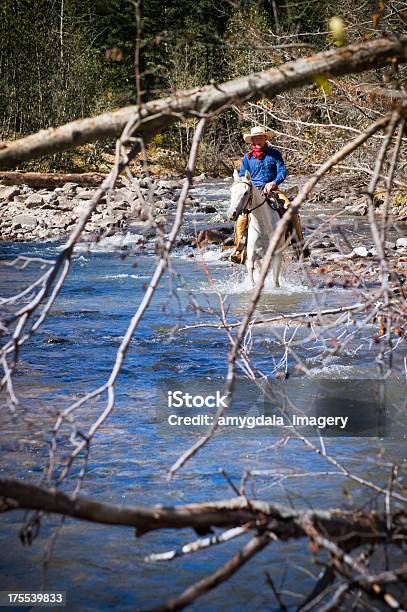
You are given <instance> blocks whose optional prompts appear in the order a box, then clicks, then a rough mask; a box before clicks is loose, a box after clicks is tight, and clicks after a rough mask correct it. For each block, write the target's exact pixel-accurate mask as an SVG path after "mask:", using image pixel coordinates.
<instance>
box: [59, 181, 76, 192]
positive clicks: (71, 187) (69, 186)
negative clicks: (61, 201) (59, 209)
mask: <svg viewBox="0 0 407 612" xmlns="http://www.w3.org/2000/svg"><path fill="white" fill-rule="evenodd" d="M60 189H61V191H63V192H64V193H75V192H76V190H77V189H78V185H77V183H65V185H64V186H63V187H61V188H60Z"/></svg>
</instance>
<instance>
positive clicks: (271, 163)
mask: <svg viewBox="0 0 407 612" xmlns="http://www.w3.org/2000/svg"><path fill="white" fill-rule="evenodd" d="M243 138H244V141H245V142H247V143H248V144H251V145H252V146H251V148H250V150H249V151H248V152H247V153H245V155H244V157H243V159H242V163H241V166H240V171H239V175H240V176H244V175H245V174H246V172H249V174H250V178H251V181H252V183H253V185H255V187H257V189H260V190H261V191H262V192H263V194H264V196H265V197H266V198H267V202H268V204H269V205H270V206H273V207H275V208H277V209H278V212H279V214H280V216H282V215H283V214H284V211H285V210H286V209H287V208H288V207H289V205H290V202H289V200H288V198H287V196H286V195H284V193H282V191H280V190H279V189H278V186H279V185H280V184H281V183H282V182H283V181H284V180H285V178H286V176H287V170H286V167H285V164H284V160H283V157H282V155H281V153H280V152H279V151H277V149H275V148H274V147H272V146H271V145H270V143H269V142H268V139H269V138H271V132H268V131H267V130H266V129H265V128H264V127H253V128H251V130H250V133H249V134H243ZM247 224H248V219H247V214H242V215H240V217H239V218H238V219H237V221H236V228H235V249H234V251H233V253H232V255H231V260H232V261H233V262H235V263H244V258H245V236H246V230H247ZM292 226H293V227H294V229H295V233H296V238H294V239H293V241H292V243H293V245H294V247H295V251H296V254H297V257H299V256H300V254H301V251H302V253H303V255H304V257H307V256H308V255H309V251H308V249H304V247H303V245H304V238H303V234H302V228H301V221H300V217H299V215H298V214H296V215H294V217H293V219H292ZM290 233H292V227H291V228H290ZM298 247H299V248H298Z"/></svg>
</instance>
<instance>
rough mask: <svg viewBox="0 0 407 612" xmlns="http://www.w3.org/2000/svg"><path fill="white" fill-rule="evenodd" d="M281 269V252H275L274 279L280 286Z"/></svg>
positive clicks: (275, 283)
mask: <svg viewBox="0 0 407 612" xmlns="http://www.w3.org/2000/svg"><path fill="white" fill-rule="evenodd" d="M280 269H281V253H275V254H274V255H273V281H274V286H275V287H279V286H280V280H279V279H280Z"/></svg>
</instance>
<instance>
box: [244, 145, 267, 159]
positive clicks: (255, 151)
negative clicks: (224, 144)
mask: <svg viewBox="0 0 407 612" xmlns="http://www.w3.org/2000/svg"><path fill="white" fill-rule="evenodd" d="M267 147H268V144H267V142H265V143H264V145H263V146H262V147H259V145H253V146H252V148H251V149H250V151H249V152H248V154H247V158H248V159H250V158H251V156H252V155H254V157H255V158H256V159H263V158H264V154H265V152H266V150H267Z"/></svg>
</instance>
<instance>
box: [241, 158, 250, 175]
mask: <svg viewBox="0 0 407 612" xmlns="http://www.w3.org/2000/svg"><path fill="white" fill-rule="evenodd" d="M246 170H249V160H248V159H247V155H244V156H243V159H242V163H241V166H240V170H239V176H244V175H245V173H246Z"/></svg>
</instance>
